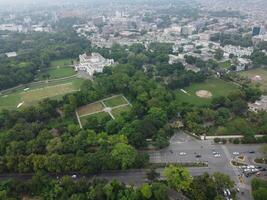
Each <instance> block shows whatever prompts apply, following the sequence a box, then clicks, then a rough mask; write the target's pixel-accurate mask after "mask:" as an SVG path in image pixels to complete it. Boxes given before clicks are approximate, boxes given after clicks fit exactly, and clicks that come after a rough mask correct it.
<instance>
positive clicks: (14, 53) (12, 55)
mask: <svg viewBox="0 0 267 200" xmlns="http://www.w3.org/2000/svg"><path fill="white" fill-rule="evenodd" d="M5 55H6V56H7V57H8V58H14V57H17V53H16V52H8V53H5Z"/></svg>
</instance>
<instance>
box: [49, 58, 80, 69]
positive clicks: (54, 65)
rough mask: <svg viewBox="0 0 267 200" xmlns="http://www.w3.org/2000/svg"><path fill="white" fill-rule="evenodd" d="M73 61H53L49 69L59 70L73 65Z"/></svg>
mask: <svg viewBox="0 0 267 200" xmlns="http://www.w3.org/2000/svg"><path fill="white" fill-rule="evenodd" d="M74 60H75V59H60V60H54V61H52V62H51V64H50V67H52V68H58V67H59V68H60V67H69V66H70V65H72V64H73V61H74Z"/></svg>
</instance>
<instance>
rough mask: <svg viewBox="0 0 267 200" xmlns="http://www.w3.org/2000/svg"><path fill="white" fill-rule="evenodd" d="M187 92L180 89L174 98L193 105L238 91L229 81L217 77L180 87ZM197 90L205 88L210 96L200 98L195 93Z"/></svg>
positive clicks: (207, 102) (203, 103)
mask: <svg viewBox="0 0 267 200" xmlns="http://www.w3.org/2000/svg"><path fill="white" fill-rule="evenodd" d="M182 89H184V90H185V91H187V92H188V94H185V93H183V92H182V91H180V90H177V92H176V99H177V100H180V102H187V103H190V104H193V105H205V104H209V103H210V102H211V100H212V98H214V97H218V96H227V95H229V94H230V93H232V92H235V91H238V90H239V89H238V87H237V86H235V85H234V84H232V83H231V82H226V81H224V80H221V79H218V78H209V79H207V80H206V81H205V82H203V83H194V84H192V85H191V86H189V87H186V88H182ZM199 90H207V91H210V92H211V93H212V98H200V97H198V96H197V95H196V92H197V91H199Z"/></svg>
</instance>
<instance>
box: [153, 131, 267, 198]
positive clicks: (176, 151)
mask: <svg viewBox="0 0 267 200" xmlns="http://www.w3.org/2000/svg"><path fill="white" fill-rule="evenodd" d="M259 147H260V145H257V144H255V145H254V144H253V145H245V144H239V145H234V144H226V145H217V144H213V141H200V140H197V139H195V138H193V137H191V136H189V135H187V134H185V133H183V132H178V133H176V134H175V135H174V136H173V138H172V139H171V140H170V146H169V147H167V148H165V149H163V150H160V151H156V152H151V153H150V162H152V163H188V162H206V163H207V164H208V167H204V168H196V169H192V168H190V172H191V174H192V175H193V176H195V175H200V174H202V173H204V172H208V173H214V172H222V173H225V174H228V175H230V176H231V177H232V179H233V180H234V181H235V182H236V185H237V187H238V188H240V190H241V191H242V192H244V195H243V196H240V199H246V200H247V199H251V195H250V183H249V181H250V179H251V177H249V178H247V177H245V176H243V175H242V174H243V173H242V169H240V168H238V167H234V166H233V165H232V164H231V163H230V162H231V160H232V159H233V158H234V157H236V156H237V155H234V154H237V152H238V154H242V155H244V156H245V158H246V162H247V164H248V165H255V164H254V163H253V160H254V159H255V158H257V157H260V156H261V155H260V153H259V152H257V151H258V149H259ZM234 152H235V153H234ZM252 152H253V153H252ZM265 174H266V172H264V173H263V174H262V175H263V176H264V175H265ZM240 176H242V179H240Z"/></svg>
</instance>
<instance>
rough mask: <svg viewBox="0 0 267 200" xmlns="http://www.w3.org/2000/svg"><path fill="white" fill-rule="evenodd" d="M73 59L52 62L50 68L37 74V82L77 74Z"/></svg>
mask: <svg viewBox="0 0 267 200" xmlns="http://www.w3.org/2000/svg"><path fill="white" fill-rule="evenodd" d="M70 65H72V59H62V60H55V61H52V62H51V64H50V67H49V68H48V69H45V70H43V71H41V72H39V73H38V74H37V77H36V79H37V80H45V79H47V78H48V79H57V78H64V77H68V76H72V75H74V74H76V72H75V70H74V68H73V67H72V66H70Z"/></svg>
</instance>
